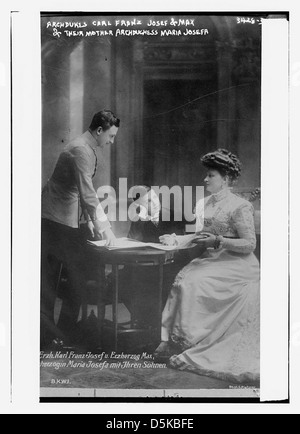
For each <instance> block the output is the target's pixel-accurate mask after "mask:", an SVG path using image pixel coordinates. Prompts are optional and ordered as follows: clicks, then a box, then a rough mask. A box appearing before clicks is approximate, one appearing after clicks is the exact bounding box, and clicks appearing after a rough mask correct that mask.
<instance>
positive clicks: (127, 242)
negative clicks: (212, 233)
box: [88, 238, 194, 251]
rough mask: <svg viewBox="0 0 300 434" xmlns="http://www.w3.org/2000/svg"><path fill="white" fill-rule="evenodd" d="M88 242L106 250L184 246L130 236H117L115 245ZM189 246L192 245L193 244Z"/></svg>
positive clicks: (178, 247)
mask: <svg viewBox="0 0 300 434" xmlns="http://www.w3.org/2000/svg"><path fill="white" fill-rule="evenodd" d="M88 243H90V244H93V245H94V246H97V247H104V248H106V249H107V250H122V249H124V250H125V249H142V248H145V247H152V248H154V249H158V250H164V251H174V250H181V249H184V248H187V246H185V247H180V246H165V245H163V244H160V243H143V242H141V241H136V240H131V239H130V238H117V242H116V245H115V246H106V240H101V241H88ZM190 247H194V246H193V245H192V246H190Z"/></svg>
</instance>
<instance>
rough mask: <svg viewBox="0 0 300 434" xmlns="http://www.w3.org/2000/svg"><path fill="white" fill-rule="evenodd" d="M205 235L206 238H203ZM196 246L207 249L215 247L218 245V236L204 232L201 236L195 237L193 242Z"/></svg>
mask: <svg viewBox="0 0 300 434" xmlns="http://www.w3.org/2000/svg"><path fill="white" fill-rule="evenodd" d="M203 235H205V238H204V237H203ZM193 243H194V244H197V245H198V246H200V247H204V248H205V249H207V248H208V247H215V245H216V235H213V234H210V233H208V232H202V233H201V234H199V236H198V237H197V236H196V237H195V239H194V240H193Z"/></svg>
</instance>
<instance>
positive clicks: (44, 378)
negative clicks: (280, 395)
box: [40, 306, 259, 396]
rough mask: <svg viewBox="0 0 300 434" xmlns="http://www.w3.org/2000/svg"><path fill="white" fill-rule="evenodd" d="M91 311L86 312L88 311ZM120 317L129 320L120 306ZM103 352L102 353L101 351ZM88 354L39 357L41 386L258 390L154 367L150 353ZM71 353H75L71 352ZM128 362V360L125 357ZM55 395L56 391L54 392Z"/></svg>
mask: <svg viewBox="0 0 300 434" xmlns="http://www.w3.org/2000/svg"><path fill="white" fill-rule="evenodd" d="M91 309H92V308H90V309H89V311H90V310H91ZM120 312H121V317H122V319H123V320H127V319H128V312H127V311H126V309H125V308H124V307H123V308H122V306H120ZM111 314H112V312H111V309H110V308H108V309H107V315H106V317H107V319H110V318H111ZM103 350H104V351H103ZM103 350H100V351H99V352H93V353H91V354H88V352H86V351H81V352H80V351H79V350H76V351H75V350H72V349H64V350H62V351H61V353H60V354H59V353H57V350H52V351H47V352H45V353H44V354H42V357H41V369H40V385H41V387H42V388H46V389H48V392H47V396H49V392H50V396H51V389H61V388H63V389H69V390H70V389H81V390H84V389H97V390H107V391H112V390H113V389H117V390H120V389H121V390H125V389H127V390H129V389H130V390H132V391H134V390H136V391H138V390H151V389H152V390H153V391H155V390H195V391H199V390H213V389H214V390H216V389H217V390H228V391H229V390H230V391H231V392H232V390H241V389H242V388H244V390H247V389H248V390H251V389H252V388H256V389H258V387H259V385H258V384H251V385H244V386H242V388H241V387H240V386H239V387H238V388H237V385H236V384H230V383H228V382H226V381H221V380H218V379H215V378H210V377H205V376H200V375H197V374H195V373H191V372H187V371H179V370H175V369H172V368H170V367H169V366H168V365H166V364H163V363H157V362H156V361H155V360H154V359H153V356H152V354H151V351H149V352H148V353H147V354H145V353H144V354H143V352H142V351H140V352H139V351H132V350H128V348H127V351H126V348H125V349H124V348H120V350H119V351H118V354H119V355H121V356H120V358H118V356H116V354H114V353H113V351H112V350H111V349H105V348H104V349H103ZM71 351H74V352H71ZM129 355H130V356H131V359H128V356H129ZM53 392H55V390H53Z"/></svg>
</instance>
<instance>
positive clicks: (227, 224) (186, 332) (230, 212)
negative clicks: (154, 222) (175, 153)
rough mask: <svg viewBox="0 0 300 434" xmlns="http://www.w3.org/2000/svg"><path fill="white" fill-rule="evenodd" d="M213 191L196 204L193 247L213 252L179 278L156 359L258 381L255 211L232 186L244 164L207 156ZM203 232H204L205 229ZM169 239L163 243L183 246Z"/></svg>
mask: <svg viewBox="0 0 300 434" xmlns="http://www.w3.org/2000/svg"><path fill="white" fill-rule="evenodd" d="M201 161H202V164H203V165H204V167H205V168H207V170H208V171H207V177H206V178H205V183H206V188H207V191H208V192H209V193H210V194H211V195H210V196H209V197H207V198H206V199H205V200H204V201H202V202H201V203H199V204H198V205H197V211H196V216H197V228H198V229H197V234H196V235H195V239H194V242H197V243H198V244H199V245H201V246H203V247H205V248H206V250H205V253H204V254H203V255H202V256H201V257H200V258H196V259H194V260H193V261H192V262H191V263H189V264H188V265H187V266H186V267H185V268H183V269H182V271H181V272H180V273H179V274H178V276H177V277H176V279H175V282H174V284H173V287H172V290H171V293H170V295H169V298H168V300H167V303H166V306H165V309H164V312H163V317H162V342H161V344H160V346H159V347H158V348H157V350H156V352H155V356H156V357H157V358H162V359H165V358H167V359H170V365H171V366H172V367H174V368H178V369H180V370H185V369H186V370H189V371H193V372H195V373H197V374H200V375H206V376H212V377H216V378H220V379H224V380H228V381H236V382H249V381H251V382H253V381H255V382H256V381H257V380H259V361H260V356H259V336H260V331H259V318H260V313H259V263H258V261H257V259H256V257H255V255H254V254H253V252H254V250H255V246H256V236H255V230H254V218H253V214H254V210H253V207H252V205H251V204H250V202H248V201H247V200H245V199H242V198H240V197H238V196H236V195H234V194H233V193H232V192H231V190H230V185H231V184H232V183H233V182H234V181H235V180H236V179H237V178H238V177H239V175H240V172H241V164H240V162H239V160H238V159H237V157H236V156H235V155H233V154H232V153H230V152H228V151H226V150H224V149H219V150H217V151H215V152H211V153H209V154H206V155H205V156H204V157H202V159H201ZM198 230H199V231H200V232H199V231H198ZM184 239H185V237H184V236H183V237H180V236H179V237H177V236H170V235H166V236H163V237H161V241H162V242H163V243H164V244H169V245H174V244H180V243H181V242H184V241H185V240H184Z"/></svg>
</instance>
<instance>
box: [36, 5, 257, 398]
mask: <svg viewBox="0 0 300 434" xmlns="http://www.w3.org/2000/svg"><path fill="white" fill-rule="evenodd" d="M40 22H41V68H42V71H41V72H42V76H41V90H42V141H41V143H42V161H41V165H42V179H41V212H42V215H41V216H42V223H41V311H40V319H41V320H40V386H41V389H40V397H41V398H64V397H66V398H68V397H83V396H85V397H96V398H107V397H110V398H126V397H135V398H145V399H147V398H166V397H178V398H199V397H202V398H203V397H204V398H205V397H206V396H210V397H219V396H222V397H225V398H226V397H230V398H235V397H240V398H242V399H243V398H246V399H253V400H255V399H259V395H260V392H259V390H260V236H261V231H260V222H261V208H260V194H261V188H260V187H261V73H262V16H259V15H258V14H255V13H251V14H250V15H245V16H238V15H235V14H229V13H228V14H200V13H199V14H192V15H190V14H180V15H179V14H178V13H176V14H171V13H169V14H168V15H163V14H161V13H157V14H151V15H149V14H137V15H134V14H132V13H130V14H121V15H108V14H101V13H99V14H94V15H89V14H87V13H85V14H83V13H82V14H79V13H78V14H76V15H75V14H71V13H66V14H64V13H62V12H59V13H42V14H41V21H40Z"/></svg>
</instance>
